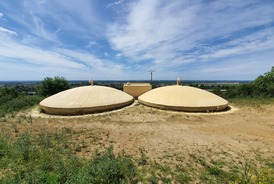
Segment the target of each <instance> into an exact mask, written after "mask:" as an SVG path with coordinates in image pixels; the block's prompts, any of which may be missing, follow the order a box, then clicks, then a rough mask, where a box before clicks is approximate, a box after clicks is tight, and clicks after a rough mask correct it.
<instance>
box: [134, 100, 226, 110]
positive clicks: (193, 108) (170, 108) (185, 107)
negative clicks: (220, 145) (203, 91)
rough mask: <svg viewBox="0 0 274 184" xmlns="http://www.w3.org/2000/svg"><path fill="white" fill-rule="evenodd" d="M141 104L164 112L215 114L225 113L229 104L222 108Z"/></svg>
mask: <svg viewBox="0 0 274 184" xmlns="http://www.w3.org/2000/svg"><path fill="white" fill-rule="evenodd" d="M138 101H139V102H140V103H141V104H143V105H147V106H150V107H154V108H158V109H163V110H173V111H184V112H213V111H224V110H226V109H227V108H228V104H225V105H220V106H206V107H187V106H168V105H160V104H152V103H149V102H145V101H142V100H140V99H139V100H138Z"/></svg>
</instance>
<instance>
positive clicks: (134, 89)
mask: <svg viewBox="0 0 274 184" xmlns="http://www.w3.org/2000/svg"><path fill="white" fill-rule="evenodd" d="M151 89H152V86H151V84H149V83H129V82H127V83H125V84H124V86H123V90H124V92H126V93H128V94H130V95H131V96H133V97H134V98H135V99H137V98H138V97H139V96H140V95H142V94H144V93H145V92H148V91H150V90H151Z"/></svg>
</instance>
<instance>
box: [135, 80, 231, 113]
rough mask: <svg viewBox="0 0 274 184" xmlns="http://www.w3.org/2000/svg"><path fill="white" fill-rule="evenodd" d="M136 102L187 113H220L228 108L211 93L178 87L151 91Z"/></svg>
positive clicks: (221, 99) (226, 103) (187, 87)
mask: <svg viewBox="0 0 274 184" xmlns="http://www.w3.org/2000/svg"><path fill="white" fill-rule="evenodd" d="M138 100H139V102H140V103H142V104H144V105H148V106H151V107H156V108H160V109H167V110H177V111H188V112H207V111H220V110H224V109H226V108H227V106H228V102H227V101H226V100H225V99H223V98H221V97H219V96H217V95H215V94H213V93H211V92H208V91H205V90H202V89H199V88H195V87H189V86H180V85H173V86H165V87H159V88H156V89H153V90H151V91H148V92H146V93H144V94H143V95H141V96H139V98H138Z"/></svg>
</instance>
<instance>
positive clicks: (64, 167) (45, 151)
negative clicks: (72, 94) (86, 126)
mask: <svg viewBox="0 0 274 184" xmlns="http://www.w3.org/2000/svg"><path fill="white" fill-rule="evenodd" d="M75 133H77V132H73V131H72V130H71V129H70V128H62V129H61V130H60V131H58V132H55V133H47V132H42V133H40V134H38V135H31V134H29V133H20V134H18V135H17V136H15V137H12V136H11V135H10V134H7V133H5V132H3V131H1V132H0V173H1V174H0V183H138V182H139V183H159V182H161V183H173V182H175V183H192V182H194V181H195V180H197V179H198V178H199V179H198V180H199V181H200V182H201V183H252V182H253V183H256V182H259V181H260V182H263V183H272V181H274V169H273V162H267V165H268V166H269V167H265V168H262V169H257V168H256V167H255V166H254V165H252V163H251V162H249V161H247V160H246V161H245V162H244V163H241V164H239V165H238V168H237V170H235V169H234V170H233V169H231V170H224V169H223V168H222V165H223V164H225V165H229V164H230V163H225V162H224V161H222V162H220V161H211V162H207V161H205V160H204V159H203V158H199V157H198V156H194V155H193V156H192V158H193V159H194V160H196V161H197V163H199V164H200V165H201V168H200V169H198V170H197V168H196V170H195V168H189V167H187V166H184V165H182V164H176V167H173V166H172V165H169V164H168V163H160V162H157V161H153V160H151V159H150V158H149V157H147V156H146V151H145V150H144V149H143V148H141V149H140V156H139V157H132V156H130V155H127V154H126V153H125V152H123V151H122V152H119V153H115V152H114V150H113V147H112V146H110V147H106V148H105V149H103V150H102V151H96V152H95V153H93V154H91V156H90V158H89V159H84V158H80V157H77V155H76V152H77V150H75V146H74V145H72V144H70V143H69V139H70V138H71V137H72V136H73V135H74V134H75ZM79 144H83V145H84V143H83V140H79ZM79 151H81V150H79ZM182 163H183V161H182ZM195 172H196V174H197V173H198V174H199V173H200V176H199V175H196V174H195Z"/></svg>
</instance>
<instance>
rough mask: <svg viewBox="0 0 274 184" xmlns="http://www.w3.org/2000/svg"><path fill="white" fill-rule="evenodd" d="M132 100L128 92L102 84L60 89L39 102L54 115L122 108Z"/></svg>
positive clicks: (41, 106)
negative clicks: (60, 90)
mask: <svg viewBox="0 0 274 184" xmlns="http://www.w3.org/2000/svg"><path fill="white" fill-rule="evenodd" d="M133 101H134V99H133V97H132V96H130V95H129V94H127V93H125V92H123V91H120V90H117V89H114V88H111V87H104V86H82V87H77V88H73V89H68V90H66V91H62V92H60V93H57V94H55V95H52V96H50V97H48V98H46V99H44V100H42V101H41V102H40V104H39V105H40V108H41V109H42V110H43V111H44V112H46V113H48V114H54V115H79V114H87V113H94V112H102V111H109V110H113V109H118V108H122V107H124V106H126V105H129V104H131V103H132V102H133Z"/></svg>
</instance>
